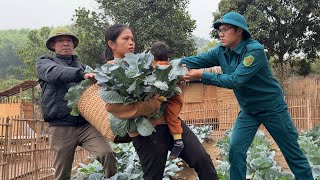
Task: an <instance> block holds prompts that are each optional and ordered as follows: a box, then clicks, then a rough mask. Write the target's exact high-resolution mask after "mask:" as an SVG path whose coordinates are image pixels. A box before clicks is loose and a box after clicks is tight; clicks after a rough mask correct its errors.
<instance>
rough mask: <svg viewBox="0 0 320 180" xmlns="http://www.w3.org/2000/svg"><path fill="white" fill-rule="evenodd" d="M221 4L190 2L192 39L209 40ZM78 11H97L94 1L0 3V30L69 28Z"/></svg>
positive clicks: (11, 0) (8, 0)
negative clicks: (213, 14) (79, 8)
mask: <svg viewBox="0 0 320 180" xmlns="http://www.w3.org/2000/svg"><path fill="white" fill-rule="evenodd" d="M219 1H220V0H190V3H189V7H188V11H189V13H190V14H191V17H192V18H193V19H195V20H196V22H197V28H196V30H195V31H194V35H196V36H198V37H203V38H206V39H209V33H210V30H211V26H212V20H213V17H212V13H213V12H214V11H216V10H217V9H218V3H219ZM78 7H86V8H87V9H90V10H95V9H97V4H96V2H95V1H94V0H0V29H20V28H30V29H34V28H41V27H43V26H61V25H67V24H71V23H72V21H71V18H72V16H73V15H74V14H75V12H74V10H75V9H77V8H78Z"/></svg>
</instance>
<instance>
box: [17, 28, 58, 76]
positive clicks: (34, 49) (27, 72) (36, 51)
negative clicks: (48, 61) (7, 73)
mask: <svg viewBox="0 0 320 180" xmlns="http://www.w3.org/2000/svg"><path fill="white" fill-rule="evenodd" d="M49 33H50V28H49V27H43V28H41V29H40V30H32V31H30V32H29V34H28V40H27V43H26V44H25V45H24V46H23V47H22V48H20V49H18V51H17V52H18V55H19V59H20V60H21V61H22V62H23V65H22V66H21V67H20V68H18V71H19V72H20V73H22V74H23V75H24V78H25V79H36V67H35V64H36V59H37V58H38V57H40V56H41V55H44V54H48V55H51V56H53V53H52V52H51V51H49V50H48V49H47V48H46V41H47V39H48V36H49Z"/></svg>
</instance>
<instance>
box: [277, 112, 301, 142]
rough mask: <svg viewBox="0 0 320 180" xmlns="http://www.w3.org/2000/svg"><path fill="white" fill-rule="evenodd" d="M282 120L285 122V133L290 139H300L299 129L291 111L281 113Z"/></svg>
mask: <svg viewBox="0 0 320 180" xmlns="http://www.w3.org/2000/svg"><path fill="white" fill-rule="evenodd" d="M281 116H282V117H281V121H282V123H283V128H284V133H285V134H284V135H285V136H288V138H290V139H294V140H297V139H298V131H297V129H296V127H295V125H294V123H293V121H292V118H291V117H290V115H289V113H283V114H282V115H281Z"/></svg>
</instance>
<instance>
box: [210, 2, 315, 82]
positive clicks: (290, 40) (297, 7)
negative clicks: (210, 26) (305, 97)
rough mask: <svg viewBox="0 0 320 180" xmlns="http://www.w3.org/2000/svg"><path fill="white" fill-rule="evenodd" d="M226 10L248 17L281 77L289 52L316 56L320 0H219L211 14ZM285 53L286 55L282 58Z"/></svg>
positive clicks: (253, 31) (252, 28) (217, 14)
mask: <svg viewBox="0 0 320 180" xmlns="http://www.w3.org/2000/svg"><path fill="white" fill-rule="evenodd" d="M229 11H236V12H239V13H241V14H243V15H244V16H245V17H246V18H247V20H248V23H249V25H250V26H249V29H250V31H251V33H252V36H253V37H254V38H255V39H257V40H259V41H260V42H261V43H262V44H264V45H265V47H266V48H267V49H268V53H269V54H270V56H274V57H275V59H276V60H275V65H276V66H277V67H279V68H280V72H281V73H282V74H281V79H283V72H284V66H285V64H286V63H288V62H287V60H290V56H293V55H295V54H298V53H303V54H305V56H306V59H308V61H313V60H314V59H315V58H316V57H317V53H316V52H317V50H319V47H320V41H319V39H320V1H319V0H290V1H283V0H270V1H265V0H238V1H233V0H221V1H220V3H219V11H218V12H216V13H214V14H213V16H214V19H215V20H217V19H218V18H220V17H221V16H222V15H223V14H224V13H226V12H229ZM212 34H213V33H212ZM285 55H288V57H289V58H287V59H285ZM308 61H306V62H308Z"/></svg>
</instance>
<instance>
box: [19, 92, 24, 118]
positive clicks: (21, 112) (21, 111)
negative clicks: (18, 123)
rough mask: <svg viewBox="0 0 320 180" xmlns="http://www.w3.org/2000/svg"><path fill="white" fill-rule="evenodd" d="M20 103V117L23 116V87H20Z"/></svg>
mask: <svg viewBox="0 0 320 180" xmlns="http://www.w3.org/2000/svg"><path fill="white" fill-rule="evenodd" d="M19 103H20V104H19V105H20V110H19V118H23V117H22V116H23V110H22V108H23V106H22V87H20V94H19Z"/></svg>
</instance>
